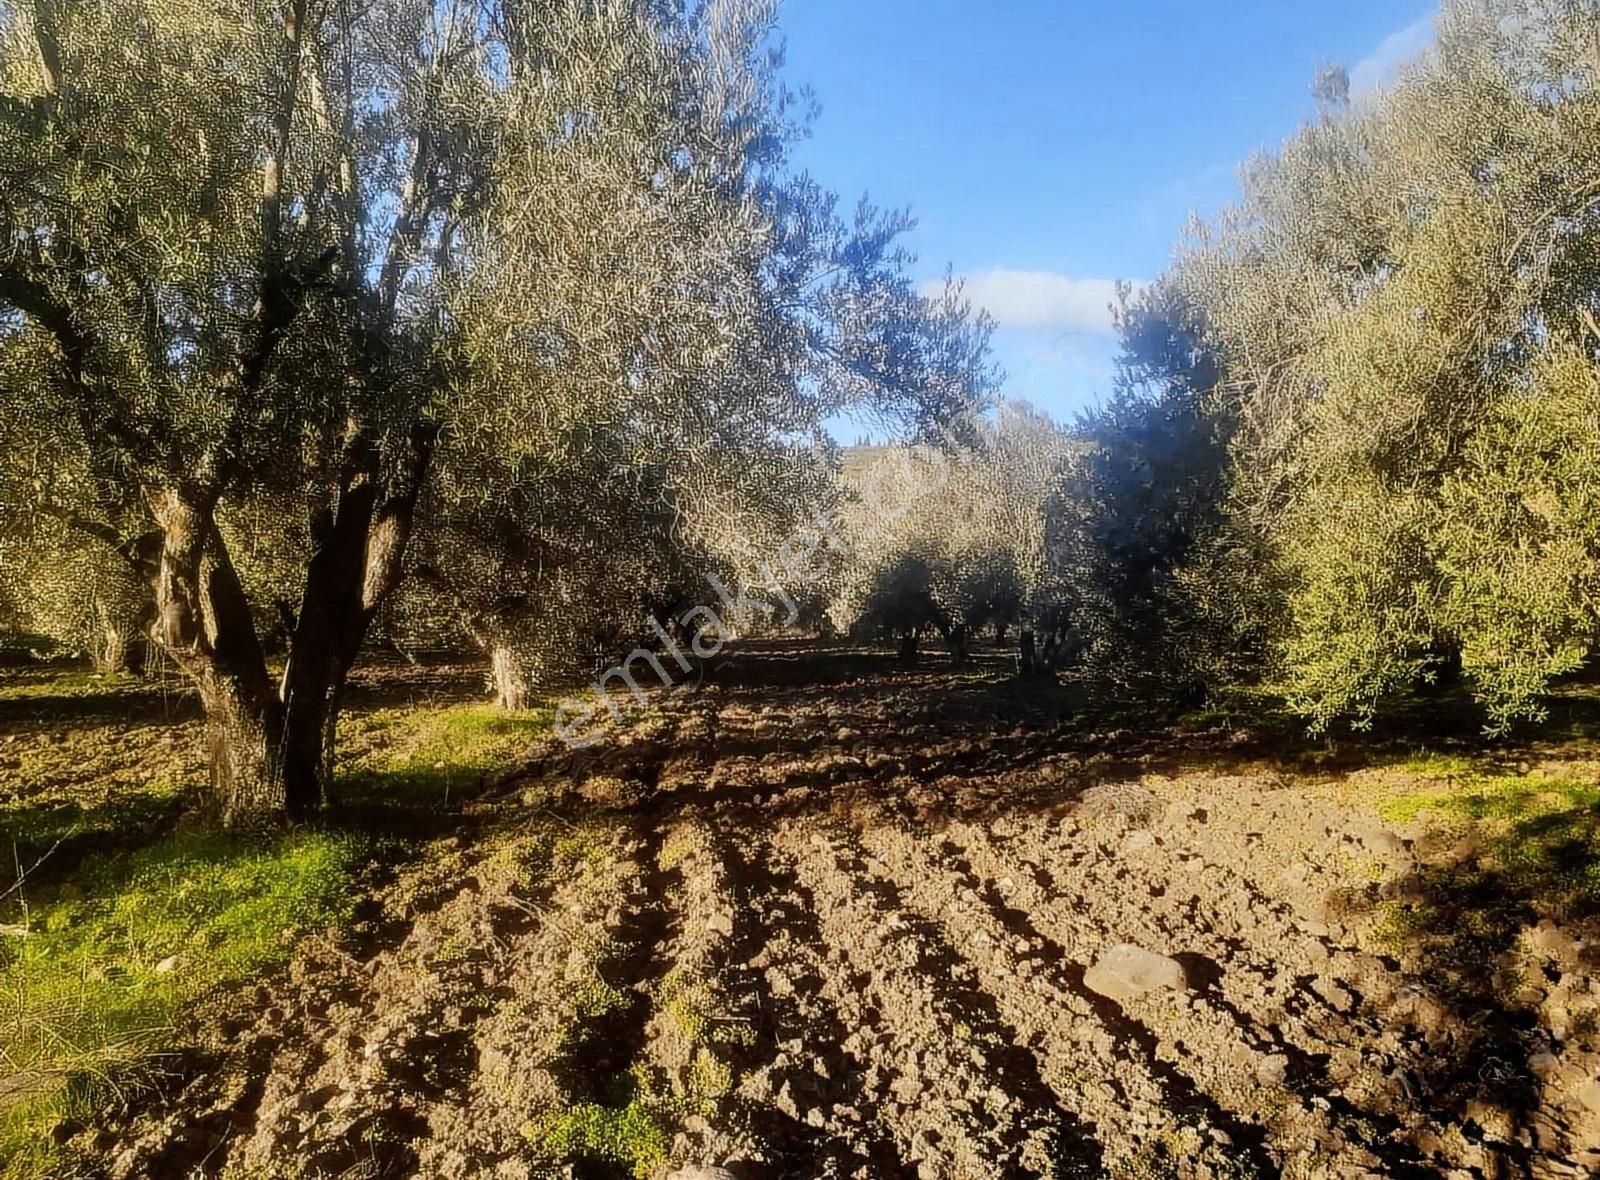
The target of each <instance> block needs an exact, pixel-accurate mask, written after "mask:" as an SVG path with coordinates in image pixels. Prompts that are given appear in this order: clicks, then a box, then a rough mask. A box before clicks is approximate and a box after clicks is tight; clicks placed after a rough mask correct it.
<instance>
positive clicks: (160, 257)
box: [0, 0, 983, 822]
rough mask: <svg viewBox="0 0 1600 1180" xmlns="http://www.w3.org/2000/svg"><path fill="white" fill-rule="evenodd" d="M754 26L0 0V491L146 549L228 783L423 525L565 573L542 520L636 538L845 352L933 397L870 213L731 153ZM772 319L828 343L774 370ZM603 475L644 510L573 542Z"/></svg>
mask: <svg viewBox="0 0 1600 1180" xmlns="http://www.w3.org/2000/svg"><path fill="white" fill-rule="evenodd" d="M769 23H770V14H769V13H768V12H767V10H766V9H765V8H764V7H763V6H762V5H761V4H760V3H759V2H758V0H752V2H751V3H745V2H744V0H707V2H706V3H704V4H700V5H689V6H681V5H676V4H666V3H653V2H651V0H594V2H588V0H528V2H522V0H482V2H475V0H459V2H455V3H444V4H440V3H435V2H434V0H379V2H377V3H373V4H363V5H356V4H350V3H347V2H346V0H224V2H223V3H221V4H216V3H210V2H208V3H206V4H194V3H191V2H189V0H107V2H105V3H100V4H93V5H89V4H75V3H66V2H64V0H27V2H25V3H24V2H20V0H13V2H12V3H9V4H6V5H4V6H3V7H0V350H3V351H4V352H5V353H6V354H7V355H8V356H12V355H14V356H18V357H21V358H22V361H21V362H20V363H21V364H23V365H24V366H25V367H26V370H27V374H28V376H27V379H26V380H24V381H17V382H7V383H6V384H5V385H4V387H0V430H3V431H4V432H5V433H6V434H7V435H8V437H9V436H26V437H28V438H33V439H38V440H39V441H40V445H38V446H36V447H30V448H29V449H27V450H26V452H25V453H24V454H23V455H21V457H20V458H19V456H18V454H17V453H16V452H15V451H13V450H12V449H9V448H8V450H7V453H6V457H5V464H4V465H5V467H6V469H7V475H6V477H5V478H6V487H7V492H8V495H14V494H15V493H14V492H13V491H12V489H15V488H18V487H25V488H26V492H25V493H24V494H23V495H21V496H18V497H17V498H16V499H15V500H13V501H12V502H10V503H8V505H7V515H8V520H10V519H12V518H16V517H21V518H25V519H32V520H34V521H44V520H49V521H51V522H54V524H57V525H62V526H65V527H67V528H70V529H72V530H74V531H75V532H76V533H78V534H80V535H82V536H84V537H86V538H90V539H93V540H96V541H99V542H102V543H104V544H105V545H106V546H107V547H108V548H109V550H110V551H111V552H114V553H116V554H117V555H119V556H120V558H121V559H122V560H123V561H125V562H126V563H127V564H128V565H129V567H130V569H132V570H133V571H134V573H135V575H136V576H137V577H138V578H139V579H141V580H143V581H144V582H145V583H146V584H147V585H148V586H149V587H150V598H151V607H152V611H153V620H154V621H153V624H152V626H151V638H152V640H153V641H154V642H155V643H156V644H157V645H159V646H160V648H162V649H163V650H164V651H165V652H166V653H167V654H168V655H169V656H170V657H171V658H172V660H173V661H175V663H176V664H177V665H178V666H179V667H180V668H182V669H183V670H184V671H185V672H186V673H187V674H188V675H189V676H190V677H191V678H192V679H193V681H194V683H195V684H196V687H197V689H198V691H199V695H200V697H201V700H202V702H203V704H204V707H205V710H206V715H207V718H208V722H209V725H208V731H209V735H210V745H211V754H212V767H213V779H214V782H215V786H216V795H217V801H218V806H219V810H220V811H221V812H222V814H223V816H224V817H225V818H226V819H227V820H229V821H230V822H246V821H249V820H250V819H252V818H254V817H257V816H262V815H275V814H278V813H280V812H282V811H284V810H287V811H288V812H290V813H291V814H305V813H307V812H310V811H312V810H314V809H315V808H316V807H317V806H319V805H320V803H321V802H322V801H323V799H324V796H325V793H326V788H327V782H328V777H329V772H330V768H331V755H332V749H333V734H334V732H335V726H336V722H337V717H338V712H339V704H340V700H341V696H342V692H343V688H344V684H345V681H346V677H347V675H348V673H349V670H350V667H351V665H352V663H353V662H354V661H355V659H356V657H357V654H358V652H359V650H360V647H361V644H362V642H363V640H364V638H365V637H366V635H367V633H368V631H369V629H370V627H371V625H372V623H373V620H374V619H375V617H376V616H377V614H378V612H379V611H380V610H382V609H383V608H384V607H385V605H386V604H388V603H390V602H391V600H392V599H393V598H394V596H395V594H396V592H397V591H398V590H399V589H400V587H401V586H402V584H403V582H404V581H405V576H406V574H407V571H408V569H410V568H411V566H412V565H413V564H414V562H415V555H414V553H413V552H412V550H413V548H414V546H416V544H417V542H418V539H419V534H427V535H429V536H432V537H443V536H445V535H446V534H448V533H449V532H451V531H452V530H459V531H460V532H462V533H464V534H465V535H476V536H478V537H487V538H490V539H491V542H492V543H495V544H498V543H499V542H501V541H502V540H505V539H509V541H510V542H511V544H512V546H513V550H515V548H516V546H519V545H523V543H524V542H525V541H526V540H527V539H528V537H530V536H531V537H532V538H534V540H535V541H536V542H537V544H534V545H529V546H524V548H523V549H522V550H521V551H520V552H518V553H517V556H516V557H515V559H514V560H513V562H512V569H513V571H514V572H516V573H519V574H520V572H523V571H526V570H527V569H528V568H532V569H535V570H539V571H547V570H551V569H555V570H556V575H555V581H554V582H552V583H550V584H549V585H553V586H555V587H556V588H558V589H561V591H562V593H566V594H568V595H571V596H573V597H575V598H582V596H583V587H584V586H585V585H589V584H591V578H592V576H593V575H594V573H595V572H596V571H594V570H592V569H589V568H585V567H584V566H583V565H582V563H573V562H571V561H569V560H568V557H569V556H570V554H572V553H574V552H582V551H585V550H586V549H587V550H588V551H593V550H594V549H595V548H596V547H597V546H596V545H595V544H594V543H592V542H593V540H594V539H597V538H598V539H600V540H602V541H603V542H604V543H605V544H607V545H609V550H608V555H610V556H612V557H613V558H615V559H614V560H612V561H611V562H610V563H609V564H608V565H606V567H605V569H604V570H602V571H600V572H601V573H602V574H607V575H608V574H609V573H611V572H614V571H615V570H616V569H617V568H618V566H619V564H623V563H625V562H626V560H627V559H626V558H620V557H616V555H617V554H619V553H621V552H622V551H623V549H624V546H625V545H626V543H627V541H628V539H629V537H630V536H632V535H637V534H638V533H639V532H640V531H641V530H642V531H646V532H648V533H649V535H650V536H651V537H653V538H659V537H660V536H661V535H663V533H662V532H661V530H658V529H655V528H653V527H652V528H645V526H643V525H641V524H640V521H641V520H663V519H665V518H666V517H667V516H668V515H669V514H670V516H671V518H672V519H673V521H674V522H675V523H674V526H673V528H674V530H677V529H678V528H679V525H678V523H677V522H680V521H681V520H682V519H683V511H682V508H683V506H684V505H685V504H687V503H688V502H689V501H690V500H692V499H693V487H694V484H693V481H692V480H691V479H683V478H679V475H680V474H681V473H683V472H685V471H689V472H692V471H694V470H696V467H697V464H698V465H700V467H701V468H702V469H705V470H712V469H715V467H716V461H715V460H714V458H710V457H708V456H711V457H714V456H723V457H724V458H725V461H726V463H727V464H732V465H735V466H737V465H738V464H740V463H743V462H745V460H744V459H743V458H741V457H737V456H738V452H739V446H736V445H735V441H734V440H738V442H739V445H743V444H745V443H746V442H750V441H751V440H752V439H753V440H755V441H754V442H753V443H751V445H752V446H753V448H754V452H755V453H766V454H773V453H776V452H775V451H774V447H776V445H777V444H778V443H779V442H790V443H793V442H795V441H796V440H797V439H798V438H799V436H801V435H803V434H804V432H805V430H806V428H807V426H808V425H809V424H810V423H811V422H812V421H813V418H814V415H815V413H816V412H817V410H818V409H819V408H823V407H826V406H827V405H829V404H831V399H835V398H839V397H846V396H860V395H862V393H863V391H865V390H867V389H870V390H872V391H873V392H874V394H875V395H876V396H877V397H879V398H880V400H881V401H882V403H883V404H886V405H892V406H896V407H901V408H910V409H912V410H914V411H916V412H932V411H933V410H934V409H935V408H936V407H937V406H938V405H939V404H941V403H942V402H943V401H944V400H945V399H948V398H959V397H962V396H964V395H965V393H966V392H967V387H968V385H969V384H970V382H969V381H968V377H969V376H970V373H971V372H972V371H974V369H975V368H978V367H981V365H982V363H983V362H982V344H983V341H982V339H981V337H982V333H981V332H980V333H976V334H974V333H972V332H969V331H967V328H968V327H969V326H970V325H969V322H968V318H967V313H966V311H965V308H964V307H960V306H958V305H957V301H956V300H955V297H954V296H952V297H951V299H949V300H947V301H946V303H945V304H944V305H942V306H943V309H944V310H945V311H947V312H949V314H948V315H947V316H945V317H944V318H943V319H941V318H940V311H941V306H940V305H935V304H930V303H927V302H924V301H920V300H916V299H915V295H914V292H912V291H911V288H910V286H909V283H908V282H907V281H906V280H905V279H904V277H903V276H901V275H899V274H896V273H894V266H893V265H892V259H893V252H894V247H893V244H892V243H893V238H894V236H895V232H894V231H896V230H897V229H898V228H900V227H899V225H898V223H897V222H896V221H895V219H892V218H891V219H887V220H886V219H883V218H874V217H872V216H870V215H864V217H863V219H862V221H861V223H859V225H858V226H857V229H858V230H859V231H860V232H857V233H855V234H854V235H848V234H844V233H842V232H841V231H840V230H839V228H838V227H839V219H837V218H835V217H833V216H832V215H831V209H832V206H831V203H830V201H829V200H828V199H827V198H826V197H825V195H824V194H820V193H819V192H818V191H817V190H816V189H815V186H809V185H807V184H806V183H804V182H792V183H791V184H790V185H788V186H787V187H785V186H783V185H780V184H779V183H777V180H776V174H775V173H774V174H773V175H770V176H769V175H768V174H767V171H766V169H767V168H768V166H769V164H770V165H771V166H773V167H775V165H776V163H777V162H779V160H780V154H779V150H778V149H779V145H781V144H782V143H783V142H785V140H786V137H787V134H788V132H787V130H786V128H787V126H788V122H789V116H788V115H787V113H786V110H787V103H788V100H787V98H786V97H785V96H782V95H781V94H778V93H776V92H775V91H774V87H773V83H772V81H771V77H772V75H771V68H770V67H771V64H772V63H771V62H768V61H766V59H765V58H764V56H763V54H764V51H763V49H762V38H763V36H764V35H765V33H764V30H765V29H766V28H767V27H768V25H769ZM830 250H834V251H835V252H836V253H837V254H838V255H839V256H840V261H841V262H842V263H843V264H844V265H843V266H842V268H841V269H840V270H839V271H838V272H830V271H829V270H828V269H827V268H826V267H825V266H823V265H821V263H820V261H819V260H820V259H822V258H824V257H826V256H827V254H828V252H829V251H830ZM846 255H848V256H847V257H846ZM874 259H877V260H878V262H880V263H884V264H885V265H881V266H879V265H875V263H874V261H873V260H874ZM886 260H887V261H886ZM891 311H894V312H900V313H906V314H901V315H890V314H887V313H889V312H891ZM875 316H876V320H874V317H875ZM862 319H865V320H867V321H868V322H879V323H883V324H887V325H888V327H886V328H885V330H882V331H878V332H871V331H868V332H857V331H854V330H853V325H855V324H857V323H858V322H860V321H861V320H862ZM946 328H948V329H951V330H949V331H945V330H943V329H946ZM794 341H801V342H804V344H805V346H806V347H807V348H808V349H810V350H812V351H814V352H815V353H816V354H818V355H826V356H828V357H830V358H832V361H833V363H834V365H835V366H836V369H837V371H838V372H839V373H841V374H843V377H842V379H841V380H839V381H836V382H828V383H826V389H825V391H824V392H819V393H818V394H817V395H816V396H815V397H812V396H810V390H811V389H812V387H813V385H814V384H815V385H817V386H818V387H819V388H821V384H822V383H817V382H814V381H813V380H812V374H811V373H807V374H806V375H805V376H804V377H799V378H797V377H796V372H795V369H794V366H793V363H792V362H791V361H790V360H789V359H788V358H789V357H790V356H791V355H792V353H793V345H792V342H794ZM769 350H770V355H769ZM790 395H797V396H793V397H791V396H790ZM763 440H764V441H763ZM19 469H20V470H19ZM675 473H676V474H675ZM569 477H570V478H569ZM597 487H604V489H605V494H606V496H609V497H610V500H609V503H610V504H611V505H613V506H619V505H620V506H627V505H628V504H629V497H634V498H635V499H636V502H637V504H638V510H637V511H629V512H621V511H619V512H617V513H616V514H615V515H614V516H611V517H607V516H606V515H605V514H604V512H602V513H601V514H600V516H599V517H598V519H597V520H595V521H593V522H591V523H586V524H584V525H582V526H581V527H579V528H578V529H577V530H576V535H577V537H578V540H577V541H576V542H575V543H574V542H573V541H572V536H573V535H574V534H573V533H569V532H568V531H567V529H566V527H565V522H567V521H570V520H572V519H574V518H577V517H581V516H582V515H583V514H584V513H586V512H588V511H589V510H590V509H591V508H592V507H594V506H595V504H596V501H597V500H600V499H603V498H604V497H602V496H597V495H594V494H593V493H594V489H596V488H597ZM552 510H553V513H552ZM552 514H554V515H555V516H557V517H558V518H559V519H558V520H556V521H555V522H552ZM562 514H565V515H562ZM435 515H437V518H438V520H439V521H441V522H443V523H439V524H435V523H434V516H435ZM716 515H717V514H715V513H712V514H709V515H707V516H706V517H704V519H705V520H711V519H715V518H716ZM623 519H625V520H626V522H627V523H626V527H625V528H623V529H619V530H613V531H611V532H610V533H607V531H606V530H607V527H608V524H614V523H615V522H616V521H618V520H623ZM263 525H265V526H267V529H266V534H265V535H267V536H270V537H271V538H273V540H272V541H271V543H270V544H268V545H266V546H264V547H261V546H260V538H261V536H262V533H261V532H260V531H259V529H260V527H261V526H263ZM42 527H44V526H43V525H39V526H37V527H34V526H32V525H26V524H25V525H24V526H23V527H22V530H21V531H22V533H23V534H24V535H31V536H33V537H37V536H39V535H40V533H39V531H38V530H39V528H42ZM704 527H706V526H704V525H702V526H701V528H702V531H703V529H704ZM7 528H8V530H11V525H10V524H8V525H7ZM12 531H13V532H14V531H15V530H12ZM672 535H677V534H676V533H674V534H672ZM683 535H685V536H688V535H692V530H690V532H688V533H684V534H683ZM546 541H550V542H552V544H551V548H550V551H549V553H548V554H545V553H543V552H542V551H540V549H539V546H540V545H542V544H544V543H545V542H546ZM258 547H259V548H258ZM457 548H458V549H459V546H458V547H457ZM247 550H250V551H251V552H250V560H249V561H243V560H241V554H244V553H245V552H246V551H247ZM432 552H433V553H434V554H435V555H437V556H440V557H451V556H452V549H451V545H450V544H449V543H448V542H445V541H442V540H441V541H439V542H437V543H436V544H435V545H434V546H433V549H432ZM524 553H526V554H528V556H523V554H524ZM478 556H479V557H482V556H483V554H482V553H479V554H478ZM653 557H654V554H650V555H645V554H640V556H639V561H640V562H641V564H642V563H644V562H645V561H646V560H647V559H653ZM563 563H564V564H563ZM459 564H460V563H459V562H457V561H454V560H451V561H449V562H448V563H444V562H441V567H442V568H446V569H451V568H457V567H458V566H459ZM480 568H481V567H480ZM508 580H510V581H515V578H510V579H508ZM472 588H473V587H468V589H472ZM548 588H549V586H547V585H546V584H544V583H538V582H534V583H527V582H526V581H525V582H524V589H525V592H526V593H527V594H528V596H529V597H530V598H532V597H534V596H536V595H540V594H543V593H544V592H545V591H546V590H547V589H548ZM455 589H457V590H460V589H462V587H460V586H457V587H455ZM268 599H270V601H266V600H268ZM264 620H265V621H264ZM268 628H271V629H273V630H275V631H277V632H279V633H280V634H281V635H282V637H283V647H284V650H285V654H286V666H285V667H284V669H283V670H282V672H281V674H277V675H275V674H273V673H271V672H269V670H268V665H267V662H266V659H265V654H264V648H263V638H262V637H263V632H264V631H265V630H266V629H268Z"/></svg>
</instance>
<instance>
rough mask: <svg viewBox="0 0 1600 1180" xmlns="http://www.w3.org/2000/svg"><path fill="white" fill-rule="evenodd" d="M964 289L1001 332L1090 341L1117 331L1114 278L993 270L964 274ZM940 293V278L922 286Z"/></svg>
mask: <svg viewBox="0 0 1600 1180" xmlns="http://www.w3.org/2000/svg"><path fill="white" fill-rule="evenodd" d="M966 285H967V297H968V298H970V299H971V300H972V302H973V303H974V304H975V305H976V306H978V307H981V308H983V309H984V310H985V311H987V312H988V313H989V314H990V315H991V316H993V317H994V321H995V323H996V324H998V325H999V326H1000V327H1002V328H1019V329H1031V330H1040V329H1043V330H1049V331H1056V332H1083V333H1087V334H1089V335H1094V336H1109V335H1111V334H1112V332H1113V331H1114V330H1115V325H1114V323H1113V317H1112V314H1111V308H1112V305H1113V304H1114V303H1115V302H1116V300H1117V282H1116V280H1115V279H1079V278H1073V277H1072V276H1070V275H1064V274H1057V273H1056V272H1055V271H1048V270H1006V269H1004V268H997V269H994V270H985V271H979V272H978V273H976V274H972V275H967V276H966ZM1134 285H1135V287H1137V286H1139V285H1140V284H1137V283H1136V284H1134ZM943 289H944V281H943V280H942V279H940V280H930V281H929V282H928V283H925V284H923V290H924V292H925V293H927V294H930V295H931V294H936V293H938V292H939V291H942V290H943Z"/></svg>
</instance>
